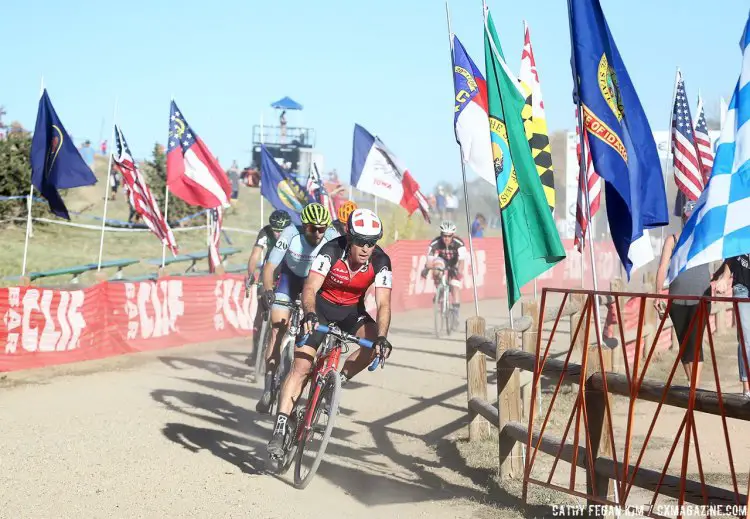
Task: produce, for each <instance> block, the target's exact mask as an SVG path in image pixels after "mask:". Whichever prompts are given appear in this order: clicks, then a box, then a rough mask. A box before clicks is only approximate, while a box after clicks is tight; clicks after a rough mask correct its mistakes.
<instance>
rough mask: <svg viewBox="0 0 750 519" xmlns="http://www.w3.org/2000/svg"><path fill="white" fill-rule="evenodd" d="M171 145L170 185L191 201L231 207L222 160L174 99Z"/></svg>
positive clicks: (169, 160) (168, 153)
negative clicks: (188, 121)
mask: <svg viewBox="0 0 750 519" xmlns="http://www.w3.org/2000/svg"><path fill="white" fill-rule="evenodd" d="M170 112H171V113H170V116H169V147H168V148H167V186H169V190H170V191H171V192H172V193H173V194H174V195H175V196H177V197H178V198H181V199H182V200H184V201H185V202H187V203H188V204H190V205H197V206H200V207H205V208H208V209H213V208H215V207H220V206H223V207H229V195H230V193H231V192H232V186H231V185H230V183H229V179H228V178H227V175H226V173H224V170H222V169H221V166H220V165H219V162H218V161H217V160H216V159H215V158H214V156H213V155H212V154H211V152H210V151H209V149H208V147H207V146H206V145H205V144H204V143H203V141H202V140H201V139H200V137H198V136H197V135H196V134H195V132H194V131H193V130H192V128H190V125H189V124H188V123H187V121H186V120H185V117H184V116H183V114H182V112H181V111H180V109H179V108H177V104H175V102H174V101H172V105H171V109H170Z"/></svg>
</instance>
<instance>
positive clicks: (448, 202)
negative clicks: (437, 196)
mask: <svg viewBox="0 0 750 519" xmlns="http://www.w3.org/2000/svg"><path fill="white" fill-rule="evenodd" d="M445 212H446V213H447V215H446V218H447V219H448V220H454V219H455V218H456V213H457V212H458V197H457V196H456V195H455V194H454V193H448V194H446V195H445Z"/></svg>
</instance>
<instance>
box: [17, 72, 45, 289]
mask: <svg viewBox="0 0 750 519" xmlns="http://www.w3.org/2000/svg"><path fill="white" fill-rule="evenodd" d="M42 95H44V76H42V79H41V84H40V86H39V98H40V99H41V97H42ZM32 176H33V172H32ZM29 184H31V187H29V198H28V199H27V200H26V238H25V240H24V243H23V262H22V263H21V277H24V276H26V259H27V258H28V255H29V236H30V235H31V205H32V203H33V201H34V182H33V181H32V179H31V178H29Z"/></svg>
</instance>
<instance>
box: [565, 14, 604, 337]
mask: <svg viewBox="0 0 750 519" xmlns="http://www.w3.org/2000/svg"><path fill="white" fill-rule="evenodd" d="M568 23H569V24H570V35H571V38H572V37H573V17H572V6H571V3H570V0H568ZM570 62H571V65H572V67H573V90H574V92H575V94H574V95H575V103H576V106H577V107H578V143H579V146H580V147H581V155H580V159H579V164H578V175H579V182H578V185H579V189H583V193H584V197H585V198H584V200H585V205H586V219H587V221H588V224H587V226H586V232H587V233H588V238H589V255H590V257H591V277H592V281H593V283H594V319H596V325H595V331H596V335H597V341H598V342H599V343H600V344H601V339H602V333H601V327H602V322H601V316H600V315H599V314H600V312H599V295H598V294H597V292H598V291H599V282H598V279H597V275H596V253H595V251H594V237H593V232H594V229H593V227H594V226H593V223H592V222H591V204H590V200H589V183H588V176H587V174H586V169H587V168H586V164H587V160H586V151H587V150H586V134H585V133H584V132H585V131H586V130H585V128H584V126H583V102H582V101H581V94H580V90H579V85H578V67H577V64H576V53H575V48H573V49H572V50H571V60H570ZM580 179H584V180H583V181H581V180H580ZM584 186H585V187H584ZM581 261H582V262H583V254H582V255H581Z"/></svg>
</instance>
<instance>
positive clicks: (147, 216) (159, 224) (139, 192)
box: [112, 126, 177, 254]
mask: <svg viewBox="0 0 750 519" xmlns="http://www.w3.org/2000/svg"><path fill="white" fill-rule="evenodd" d="M112 161H113V162H114V163H115V167H116V168H117V170H118V171H119V172H120V174H121V175H122V178H123V181H124V183H125V189H126V191H127V193H128V199H129V201H130V205H131V206H132V207H133V208H134V209H135V211H136V212H137V213H138V214H139V215H140V216H141V217H142V218H143V221H144V222H146V225H147V226H148V228H149V229H151V232H153V233H154V234H155V235H156V237H157V238H159V240H160V241H161V242H162V243H163V244H164V245H166V246H167V247H169V250H170V251H172V254H177V241H176V240H175V237H174V234H173V233H172V229H170V228H169V224H168V223H167V222H166V220H164V218H163V217H162V215H161V211H159V205H158V204H157V203H156V199H155V198H154V195H153V194H151V190H150V189H149V188H148V184H146V180H145V179H144V178H143V175H141V172H140V171H139V170H138V166H136V165H135V161H134V160H133V156H132V155H131V154H130V148H128V143H127V142H126V141H125V136H124V135H123V133H122V130H121V129H120V127H119V126H115V149H114V150H113V154H112Z"/></svg>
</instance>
